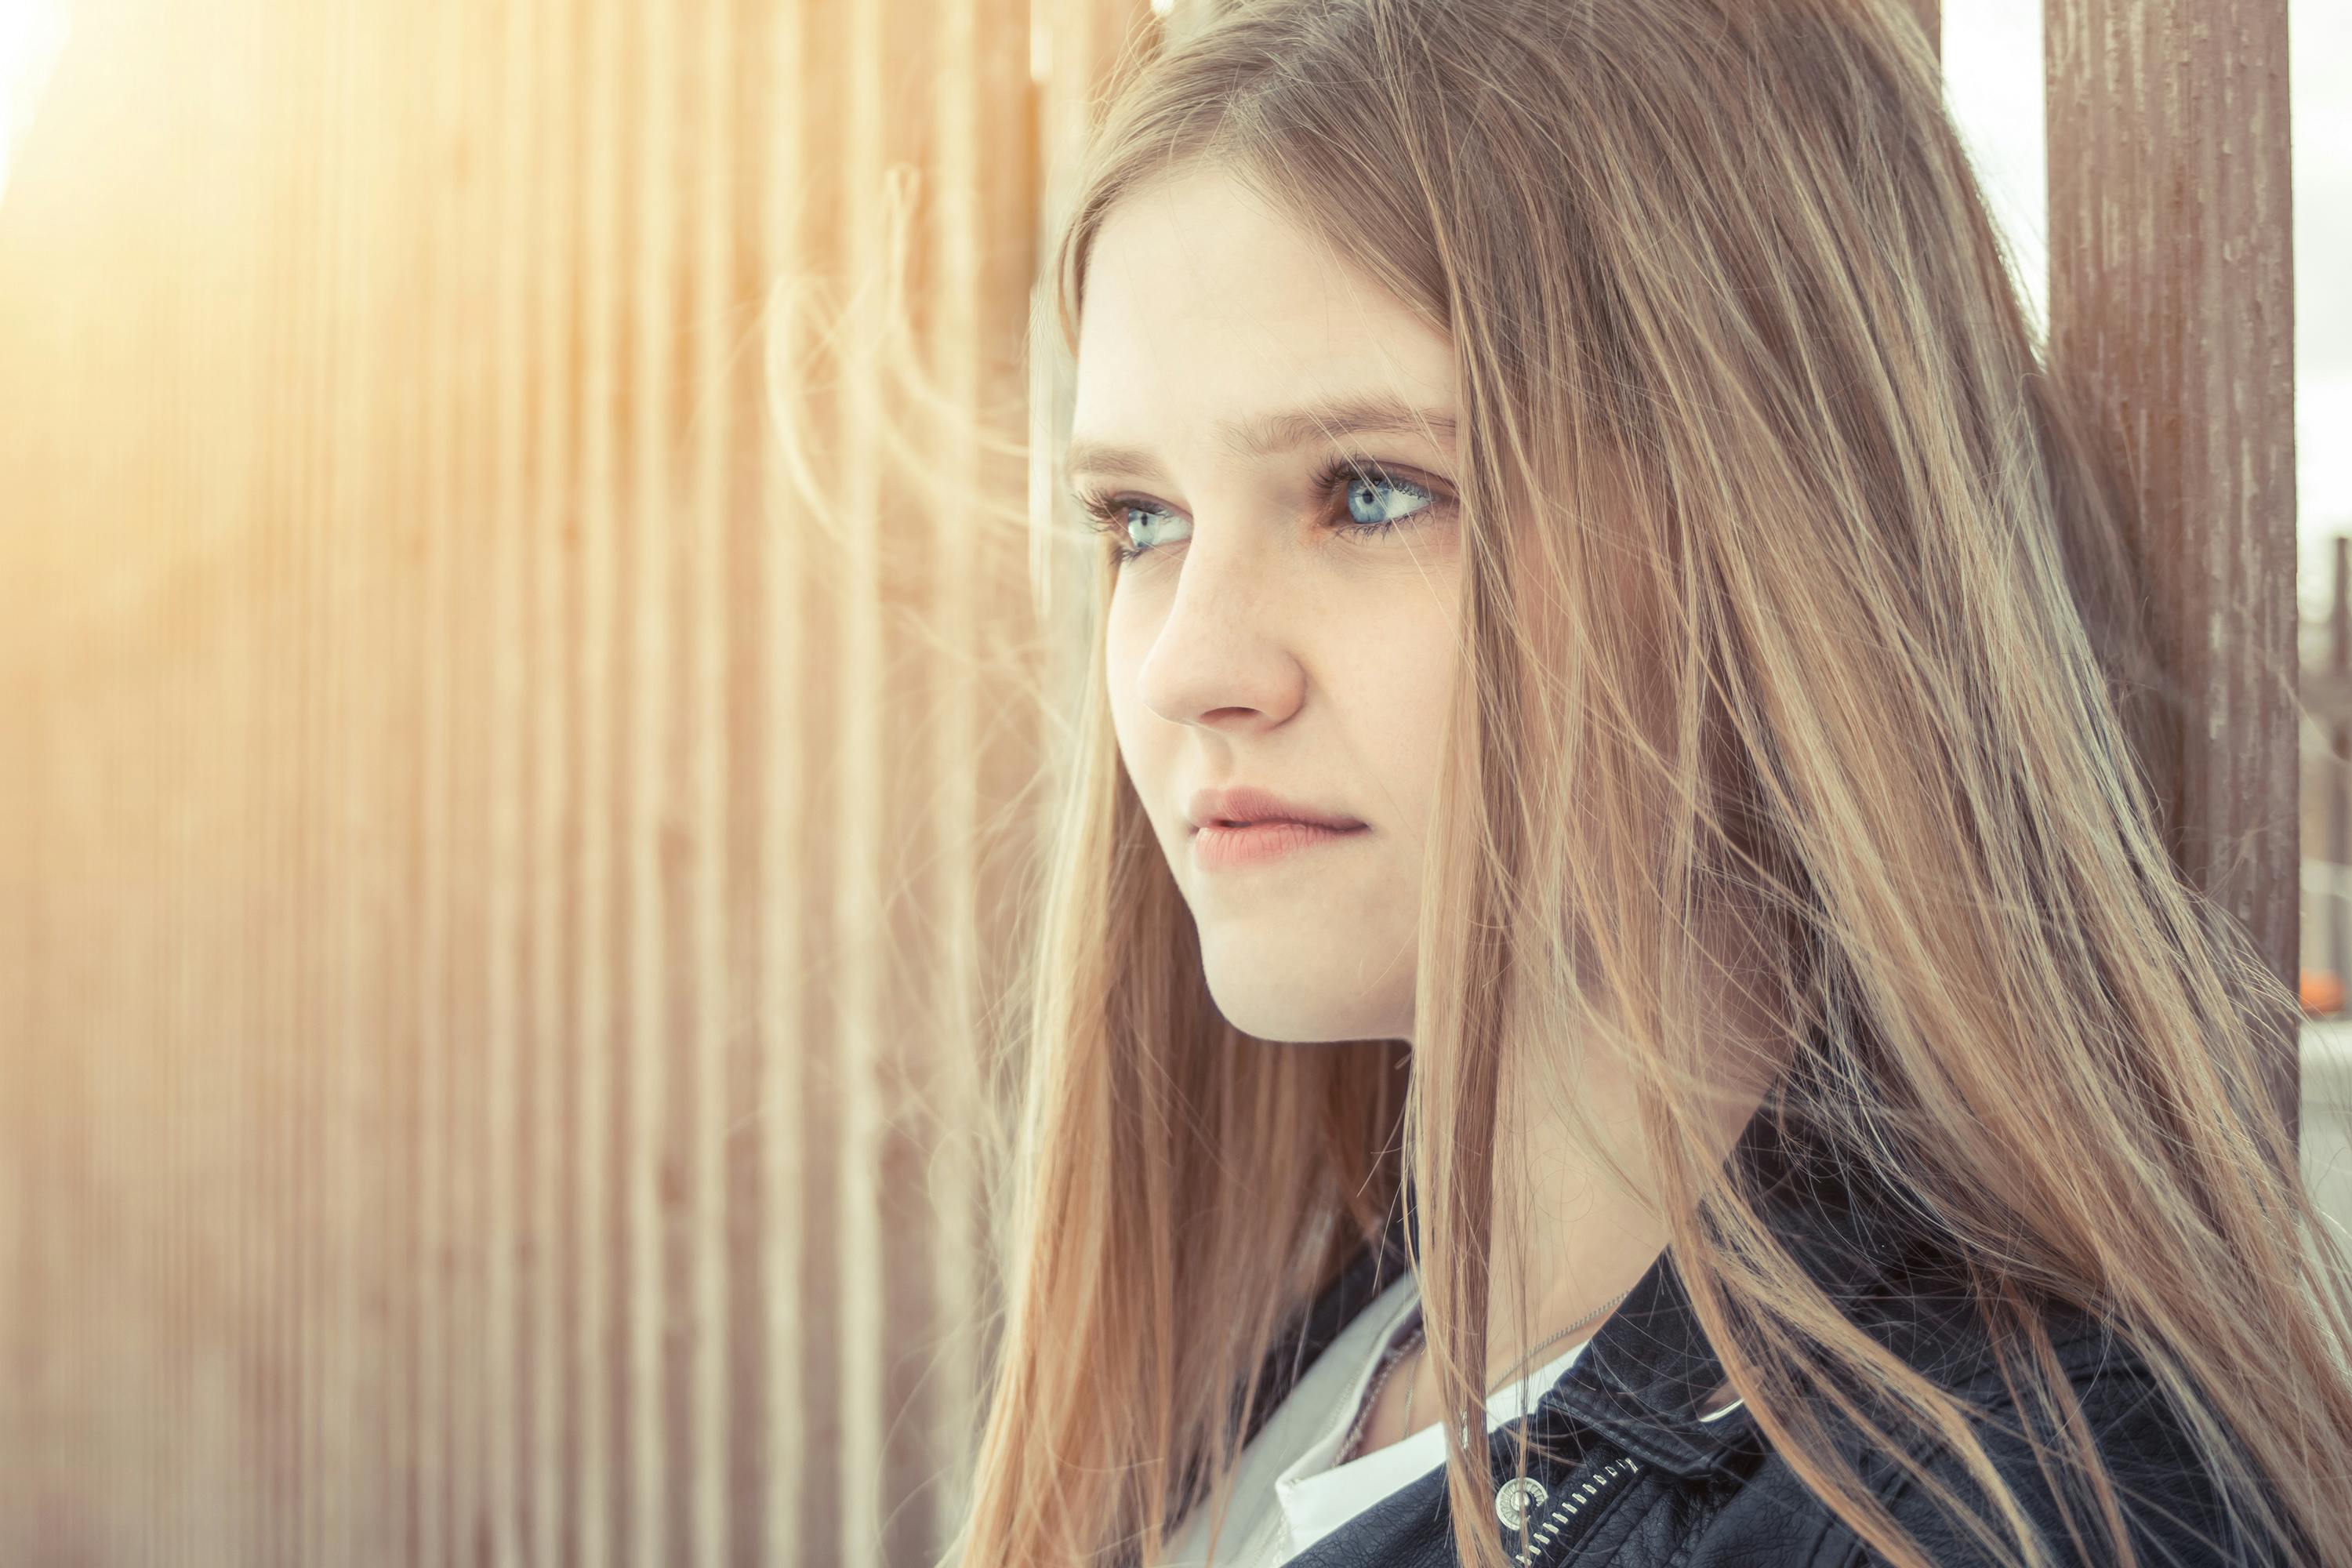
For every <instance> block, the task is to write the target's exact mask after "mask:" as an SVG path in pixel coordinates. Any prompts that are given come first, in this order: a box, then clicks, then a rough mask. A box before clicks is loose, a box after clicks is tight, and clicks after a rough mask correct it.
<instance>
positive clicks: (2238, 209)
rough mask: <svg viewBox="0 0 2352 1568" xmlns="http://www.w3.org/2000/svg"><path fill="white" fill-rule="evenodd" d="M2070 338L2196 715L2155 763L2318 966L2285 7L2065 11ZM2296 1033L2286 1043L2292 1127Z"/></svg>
mask: <svg viewBox="0 0 2352 1568" xmlns="http://www.w3.org/2000/svg"><path fill="white" fill-rule="evenodd" d="M2043 40H2044V50H2045V55H2046V71H2047V85H2048V93H2049V100H2048V101H2049V126H2050V142H2049V147H2050V258H2051V260H2050V271H2051V277H2050V285H2051V286H2050V342H2051V355H2052V362H2053V369H2054V370H2055V371H2056V373H2057V374H2059V375H2061V376H2062V377H2066V378H2069V379H2073V380H2077V381H2079V382H2082V383H2085V384H2088V385H2089V386H2090V387H2092V388H2093V389H2094V391H2095V394H2096V395H2097V396H2098V397H2099V398H2100V399H2101V400H2102V402H2103V403H2104V405H2105V408H2106V409H2107V411H2108V412H2109V414H2110V415H2111V416H2112V417H2113V418H2114V420H2115V422H2116V426H2117V427H2118V428H2119V430H2120V431H2121V433H2122V437H2123V440H2124V444H2125V448H2126V449H2125V451H2124V453H2123V454H2122V456H2123V457H2124V458H2125V459H2126V461H2127V462H2128V464H2129V467H2130V472H2131V476H2132V482H2133V483H2134V484H2136V485H2137V489H2138V493H2139V498H2140V501H2141V504H2142V506H2143V507H2144V509H2145V517H2146V534H2145V538H2144V539H2143V541H2142V545H2143V555H2144V558H2145V559H2146V560H2147V563H2148V565H2149V569H2150V573H2151V581H2150V587H2151V590H2152V594H2153V597H2154V602H2155V607H2156V610H2157V620H2158V633H2159V636H2160V637H2161V638H2162V640H2163V647H2164V652H2165V657H2166V660H2167V663H2168V669H2169V671H2170V673H2171V675H2172V676H2173V678H2174V679H2177V681H2178V682H2179V717H2178V720H2177V721H2175V722H2173V723H2171V724H2169V725H2168V726H2167V727H2166V731H2165V733H2164V734H2163V736H2162V737H2161V742H2162V747H2163V750H2162V752H2161V753H2160V754H2158V755H2157V756H2156V757H2155V758H2154V767H2155V771H2156V772H2157V773H2158V775H2159V776H2160V777H2161V778H2163V779H2164V780H2165V781H2166V790H2167V795H2168V811H2169V818H2170V819H2169V821H2168V834H2169V837H2170V840H2171V843H2172V845H2173V848H2174V852H2175V854H2176V855H2177V856H2178V857H2179V861H2180V864H2181V867H2182V868H2183V870H2184V872H2185V873H2186V875H2187V876H2188V877H2189V879H2190V880H2191V881H2192V882H2194V883H2195V884H2196V885H2197V886H2198V887H2200V888H2201V889H2204V890H2205V891H2206V892H2208V893H2209V894H2210V895H2211V896H2212V897H2213V898H2214V899H2215V900H2218V901H2219V903H2220V904H2221V907H2222V908H2223V909H2225V910H2228V912H2229V913H2230V914H2231V916H2232V917H2234V918H2235V919H2237V920H2238V921H2242V922H2243V923H2244V925H2245V926H2246V928H2247V929H2248V931H2250V933H2251V935H2252V940H2253V941H2254V942H2255V943H2256V944H2257V945H2258V947H2259V950H2260V951H2261V952H2263V955H2264V956H2265V957H2266V958H2268V959H2269V960H2270V961H2271V962H2272V963H2273V965H2274V966H2275V968H2276V969H2277V970H2278V972H2279V973H2280V974H2281V975H2282V976H2284V977H2285V978H2286V979H2287V980H2289V981H2290V982H2292V981H2293V980H2294V974H2295V969H2296V967H2297V965H2296V959H2297V952H2298V942H2299V934H2298V922H2299V920H2300V913H2299V901H2300V900H2299V895H2298V889H2299V887H2300V879H2299V875H2298V870H2299V847H2298V844H2297V824H2298V812H2297V804H2296V798H2295V792H2296V781H2297V779H2298V777H2299V767H2298V763H2297V724H2298V719H2297V714H2296V710H2295V680H2296V674H2295V670H2296V646H2295V626H2296V620H2295V598H2294V563H2295V552H2294V294H2293V288H2292V285H2293V270H2292V268H2293V260H2292V251H2291V249H2290V244H2289V239H2290V235H2289V213H2290V205H2289V184H2288V167H2287V73H2286V62H2287V55H2286V49H2287V32H2286V3H2285V0H2210V3H2206V0H2048V5H2047V6H2046V9H2045V23H2044V33H2043ZM2296 1050H2297V1047H2296V1040H2295V1038H2294V1034H2293V1032H2292V1030H2291V1029H2290V1030H2288V1031H2285V1032H2284V1034H2283V1037H2281V1038H2280V1039H2279V1040H2278V1041H2277V1042H2276V1045H2275V1056H2274V1058H2273V1059H2274V1061H2275V1063H2276V1067H2275V1070H2274V1074H2273V1080H2274V1087H2275V1092H2276V1096H2277V1100H2278V1102H2279V1105H2280V1107H2281V1109H2282V1110H2283V1112H2284V1114H2285V1115H2286V1117H2287V1118H2288V1120H2289V1122H2290V1124H2292V1122H2293V1121H2294V1117H2295V1114H2296V1110H2297V1091H2296V1081H2297V1070H2298V1069H2297V1055H2296Z"/></svg>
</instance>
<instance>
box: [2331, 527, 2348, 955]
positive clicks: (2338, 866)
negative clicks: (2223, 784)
mask: <svg viewBox="0 0 2352 1568" xmlns="http://www.w3.org/2000/svg"><path fill="white" fill-rule="evenodd" d="M2334 586H2335V590H2336V592H2335V597H2334V599H2333V600H2332V601H2331V602H2330V604H2329V605H2328V609H2327V668H2328V672H2329V673H2330V674H2332V675H2334V676H2335V677H2336V679H2337V680H2338V681H2339V682H2352V537H2347V536H2346V535H2344V534H2340V533H2339V534H2337V535H2336V582H2335V584H2334ZM2347 766H2352V717H2347V715H2346V714H2345V713H2344V712H2343V711H2341V710H2338V711H2337V712H2336V713H2335V714H2333V715H2331V716H2330V717H2329V719H2328V721H2327V888H2328V896H2327V967H2328V968H2329V969H2330V970H2331V971H2333V972H2334V973H2335V975H2336V980H2337V982H2338V983H2339V984H2352V968H2347V957H2348V956H2352V954H2347V946H2346V943H2347V936H2352V932H2347V930H2346V925H2347V921H2346V919H2345V907H2344V906H2345V899H2344V867H2345V863H2346V862H2347V859H2352V843H2347V838H2352V832H2347V826H2352V825H2347V820H2346V818H2347V812H2346V809H2345V807H2346V801H2345V795H2346V779H2345V773H2346V770H2347Z"/></svg>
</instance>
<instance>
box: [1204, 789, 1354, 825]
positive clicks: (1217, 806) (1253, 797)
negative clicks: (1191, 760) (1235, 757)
mask: <svg viewBox="0 0 2352 1568" xmlns="http://www.w3.org/2000/svg"><path fill="white" fill-rule="evenodd" d="M1186 816H1187V819H1188V820H1189V821H1190V822H1191V823H1192V826H1193V829H1194V830H1195V831H1198V830H1199V829H1201V828H1203V827H1207V826H1210V825H1211V824H1213V823H1226V824H1242V823H1251V822H1304V823H1309V824H1311V825H1313V826H1317V827H1337V828H1349V827H1361V826H1364V825H1363V824H1362V823H1360V822H1359V821H1357V820H1356V819H1355V818H1354V817H1352V816H1343V815H1341V814H1340V813H1339V812H1335V811H1318V810H1316V809H1315V808H1314V807H1313V806H1311V805H1300V804H1298V802H1297V801H1295V800H1285V799H1284V798H1283V797H1282V796H1280V795H1276V794H1275V793H1274V792H1273V791H1271V790H1263V789H1255V788H1252V787H1251V786H1250V785H1248V784H1240V785H1236V786H1235V787H1234V788H1232V789H1204V790H1196V791H1194V792H1193V795H1192V810H1191V811H1190V812H1189V813H1187V814H1186Z"/></svg>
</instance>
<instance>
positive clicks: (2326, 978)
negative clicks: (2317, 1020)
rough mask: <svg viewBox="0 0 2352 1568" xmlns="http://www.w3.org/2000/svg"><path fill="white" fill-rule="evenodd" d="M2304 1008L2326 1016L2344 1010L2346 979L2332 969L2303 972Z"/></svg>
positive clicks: (2317, 1015) (2318, 1015) (2319, 1015)
mask: <svg viewBox="0 0 2352 1568" xmlns="http://www.w3.org/2000/svg"><path fill="white" fill-rule="evenodd" d="M2303 1010H2304V1011H2305V1013H2308V1014H2311V1015H2312V1016H2315V1017H2324V1016H2328V1015H2331V1014H2336V1013H2341V1012H2342V1011H2343V1010H2344V981H2343V978H2342V977H2341V976H2340V975H2338V974H2337V973H2336V972H2335V971H2334V970H2332V969H2306V970H2305V971H2304V972H2303Z"/></svg>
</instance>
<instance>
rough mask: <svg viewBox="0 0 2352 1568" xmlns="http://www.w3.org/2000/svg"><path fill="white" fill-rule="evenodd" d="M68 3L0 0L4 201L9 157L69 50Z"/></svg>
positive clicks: (0, 191)
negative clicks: (64, 53)
mask: <svg viewBox="0 0 2352 1568" xmlns="http://www.w3.org/2000/svg"><path fill="white" fill-rule="evenodd" d="M67 26H68V4H67V0H0V199H5V197H6V195H7V194H8V164H9V157H10V154H11V153H13V152H14V151H15V150H16V142H17V141H18V139H19V138H21V137H22V136H23V135H24V133H25V128H26V126H28V125H30V124H31V123H32V122H33V105H34V104H35V103H36V102H37V101H38V100H39V99H40V96H41V89H43V88H44V87H47V85H48V81H49V72H50V71H51V70H53V69H54V68H56V67H57V63H58V55H59V54H60V53H61V52H63V50H64V48H65V47H66V29H67Z"/></svg>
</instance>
